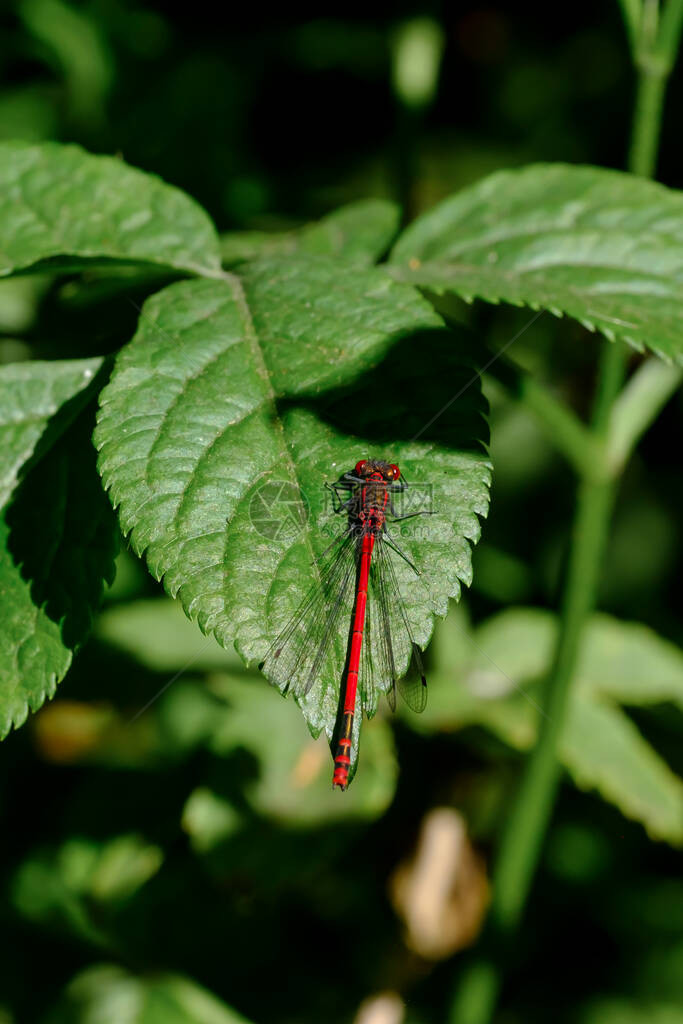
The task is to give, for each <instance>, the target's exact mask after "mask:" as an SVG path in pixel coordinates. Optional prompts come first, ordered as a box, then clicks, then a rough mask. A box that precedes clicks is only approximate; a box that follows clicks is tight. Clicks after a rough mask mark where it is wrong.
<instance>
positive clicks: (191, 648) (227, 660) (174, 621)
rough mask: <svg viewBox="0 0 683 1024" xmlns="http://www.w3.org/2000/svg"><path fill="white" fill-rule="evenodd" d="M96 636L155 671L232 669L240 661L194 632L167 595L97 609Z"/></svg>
mask: <svg viewBox="0 0 683 1024" xmlns="http://www.w3.org/2000/svg"><path fill="white" fill-rule="evenodd" d="M95 636H96V637H97V638H98V639H100V640H104V642H105V643H107V644H111V645H112V646H113V647H116V648H118V649H119V650H122V651H125V652H126V653H127V654H130V655H131V657H133V658H134V659H135V660H136V661H137V662H139V663H140V664H142V665H144V666H145V667H146V668H149V669H152V670H153V671H155V672H182V671H184V670H185V669H186V668H187V667H188V666H189V667H191V668H192V671H193V672H210V671H212V670H214V671H215V670H218V669H224V670H228V669H234V668H236V667H241V665H242V663H241V661H240V660H239V658H238V657H237V655H236V654H235V652H234V651H232V652H230V651H226V650H224V649H223V648H221V647H219V646H218V645H217V644H215V643H214V642H213V640H207V639H206V638H205V637H202V635H201V634H200V633H198V632H197V628H196V626H194V625H193V624H192V623H191V622H190V621H189V620H188V618H187V616H186V615H184V614H183V610H182V608H181V607H180V605H179V604H178V603H177V601H171V600H170V599H169V598H167V597H162V598H158V597H155V598H150V599H149V600H143V601H125V602H123V603H122V604H117V605H114V607H112V608H107V609H105V610H104V611H102V612H100V614H99V615H98V617H97V623H96V625H95Z"/></svg>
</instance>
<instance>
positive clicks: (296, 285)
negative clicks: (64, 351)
mask: <svg viewBox="0 0 683 1024" xmlns="http://www.w3.org/2000/svg"><path fill="white" fill-rule="evenodd" d="M458 394H459V395H460V397H459V398H458V401H457V402H453V397H454V396H455V395H458ZM483 409H484V404H483V400H482V398H481V394H480V391H479V388H478V379H477V376H476V372H475V371H474V368H473V366H472V365H471V363H470V362H469V361H468V359H467V358H466V355H465V342H464V340H463V338H462V337H461V336H460V335H457V334H453V333H450V332H446V331H444V329H443V326H442V324H441V321H440V319H439V318H438V316H437V315H436V314H435V313H434V312H433V310H432V309H431V307H430V306H429V304H428V303H426V302H425V301H424V300H423V299H422V298H421V297H420V296H419V294H418V293H416V292H415V291H414V290H413V289H412V288H409V287H407V286H405V285H401V284H397V283H395V282H392V281H391V280H390V278H388V277H387V276H386V274H385V273H384V272H383V271H382V270H380V269H373V270H360V269H358V268H357V267H354V266H353V265H352V264H349V265H343V264H341V265H340V263H339V261H338V260H332V259H330V260H325V259H324V258H323V257H316V258H315V259H312V258H305V257H290V258H288V259H286V260H281V261H278V260H271V261H264V262H260V263H254V264H249V265H247V266H246V267H245V270H244V273H243V276H242V278H241V281H240V280H237V279H231V280H230V281H226V282H216V281H214V282H210V281H187V282H181V283H178V284H175V285H172V286H171V287H170V288H167V289H165V290H164V291H163V292H160V293H158V294H157V295H155V296H153V297H152V298H151V299H149V300H148V302H147V303H146V305H145V307H144V310H143V316H142V319H141V322H140V326H139V330H138V332H137V334H136V336H135V338H134V339H133V341H132V342H131V343H130V344H129V345H128V346H127V347H126V348H124V349H123V350H122V351H121V353H120V354H119V356H118V359H117V363H116V367H115V370H114V373H113V375H112V379H111V382H110V384H109V385H108V387H107V388H106V389H105V390H104V391H103V393H102V396H101V411H100V416H99V425H98V428H97V431H96V444H97V447H98V448H99V449H100V463H99V465H100V470H101V472H102V475H103V478H104V481H105V485H106V487H107V488H108V490H109V491H110V495H111V498H112V501H113V503H114V505H115V506H118V507H119V515H120V521H121V524H122V527H123V529H124V531H125V532H126V533H128V532H131V539H132V544H133V547H134V549H135V551H136V552H138V553H140V554H141V553H143V552H145V553H146V556H147V560H148V564H149V566H150V569H151V571H152V572H153V574H154V575H155V576H156V577H158V578H161V577H163V579H164V585H165V587H166V589H167V590H168V591H169V593H171V594H172V595H173V596H175V595H176V594H177V595H178V596H179V597H180V600H181V602H182V604H183V607H184V608H185V610H186V612H187V614H188V615H189V616H190V617H191V618H193V619H196V620H197V621H198V622H199V625H200V627H201V629H202V630H203V631H204V632H212V633H214V635H215V636H216V638H217V639H218V640H219V642H220V643H221V644H223V645H225V646H226V647H228V646H231V645H232V644H233V643H234V644H235V646H236V647H237V650H238V652H239V653H240V654H241V656H242V657H243V658H244V659H245V660H246V661H247V662H248V663H249V662H254V661H256V662H258V661H260V660H261V659H262V658H263V656H264V654H265V652H266V650H267V649H268V647H269V645H270V643H271V642H272V640H273V639H274V637H275V636H276V635H277V633H278V632H279V631H280V630H281V629H282V628H283V626H284V624H285V622H286V621H287V620H288V619H289V618H291V616H292V615H293V613H294V611H295V610H296V607H297V606H298V605H299V603H300V601H301V600H302V599H303V597H304V595H305V594H306V592H307V591H308V589H309V587H310V586H311V585H312V584H314V583H315V582H316V580H317V573H318V569H317V566H316V564H315V562H314V559H315V558H316V557H317V556H319V555H320V554H321V553H322V552H323V551H324V550H325V548H327V547H328V546H329V543H330V533H329V531H330V530H331V531H333V533H332V536H336V535H337V534H338V533H339V531H340V530H341V527H340V524H339V519H338V517H336V516H334V515H333V514H332V513H331V511H330V508H329V505H328V503H327V502H326V492H325V490H324V486H323V485H324V482H325V481H326V480H327V481H333V480H335V479H336V478H337V477H338V476H339V475H340V474H341V473H342V472H343V471H344V470H346V469H348V468H349V466H353V465H355V463H356V461H357V460H358V458H360V457H361V456H363V455H368V454H376V455H385V456H387V457H389V456H391V458H392V460H395V461H398V462H399V464H400V465H401V466H402V468H403V469H404V471H405V473H406V476H407V478H408V480H410V481H411V482H412V483H414V485H415V487H416V490H418V491H419V488H420V486H421V485H422V486H424V487H427V486H429V487H431V488H432V505H433V508H434V510H435V512H436V514H435V515H433V516H431V517H429V526H428V528H426V527H425V526H424V520H421V519H418V520H410V521H409V524H406V525H405V528H404V530H403V531H402V532H401V534H400V537H401V541H400V542H401V546H402V547H403V548H404V550H405V551H406V553H407V555H408V557H410V558H412V559H413V560H414V561H416V562H417V563H419V566H420V568H421V569H422V572H423V575H422V576H421V577H420V578H419V579H416V578H415V577H414V574H413V573H412V571H411V570H410V569H409V568H408V567H407V566H406V565H404V564H400V565H398V564H397V566H396V568H397V573H398V575H399V579H400V582H401V585H402V587H403V593H404V598H405V600H406V604H407V608H408V613H409V615H410V617H411V619H412V622H413V626H414V633H415V637H416V639H417V641H418V642H419V643H420V644H421V645H422V646H424V645H425V644H426V643H427V641H428V639H429V636H430V634H431V630H432V624H433V616H434V614H439V615H443V614H445V612H446V608H447V600H448V597H450V596H457V595H458V594H459V591H460V581H464V582H466V583H469V582H470V580H471V572H472V569H471V552H470V544H471V543H473V542H474V541H476V540H477V539H478V537H479V532H480V526H479V519H478V517H479V516H480V515H485V514H486V510H487V504H488V484H489V478H490V468H489V463H488V461H487V459H486V456H485V454H484V452H483V449H482V446H481V445H480V444H479V441H480V440H481V439H482V438H485V436H486V428H485V423H484V420H483V416H482V412H483ZM417 435H419V436H417ZM283 495H284V497H283ZM264 506H265V507H267V508H268V509H270V508H274V510H275V511H274V513H273V518H272V519H270V518H269V515H270V513H268V515H266V516H265V518H264V514H263V508H264ZM418 524H419V525H418ZM402 525H403V524H402ZM420 535H423V536H420ZM398 561H399V560H397V562H398ZM344 646H345V645H344V641H343V638H342V637H339V638H338V640H337V642H336V644H335V646H334V649H333V652H332V654H331V661H330V663H329V665H328V668H329V670H330V671H329V672H324V673H321V676H322V678H321V679H320V681H319V683H318V684H317V685H316V686H314V687H313V688H312V690H311V691H310V693H309V694H308V696H307V697H305V698H302V699H301V701H300V703H301V706H302V709H303V712H304V715H305V717H306V720H307V722H308V724H309V727H310V728H311V730H312V732H313V733H314V734H318V733H319V732H320V731H321V730H322V729H324V730H325V731H326V733H327V735H328V737H329V736H331V734H332V730H333V728H334V723H335V720H336V716H337V699H338V681H337V680H338V676H339V672H338V669H339V666H340V664H342V665H343V661H344V656H345V650H344ZM400 667H401V669H402V670H403V671H405V668H406V667H407V666H406V665H405V664H403V665H401V666H400ZM374 710H375V706H374V705H372V704H371V705H368V706H367V707H366V711H368V712H369V713H372V712H374Z"/></svg>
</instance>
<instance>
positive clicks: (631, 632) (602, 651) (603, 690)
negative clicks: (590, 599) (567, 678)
mask: <svg viewBox="0 0 683 1024" xmlns="http://www.w3.org/2000/svg"><path fill="white" fill-rule="evenodd" d="M577 675H578V678H579V679H580V680H581V682H582V683H583V685H584V686H588V687H590V689H591V690H593V691H594V692H596V693H598V694H600V695H602V696H605V697H610V698H612V699H613V700H616V701H619V702H620V703H621V704H631V705H647V704H661V703H664V702H666V701H671V703H672V704H677V705H678V706H679V707H683V654H681V651H680V648H678V647H677V646H676V645H675V644H672V643H669V642H668V641H667V640H663V639H662V637H660V636H657V634H656V633H655V632H653V630H651V629H649V628H648V627H647V626H643V625H641V624H640V623H638V622H619V621H618V620H617V619H613V618H611V617H610V616H609V615H594V616H593V619H592V621H591V625H590V627H589V629H588V630H587V635H586V638H585V641H584V644H583V649H582V652H581V657H580V660H579V664H578V667H577Z"/></svg>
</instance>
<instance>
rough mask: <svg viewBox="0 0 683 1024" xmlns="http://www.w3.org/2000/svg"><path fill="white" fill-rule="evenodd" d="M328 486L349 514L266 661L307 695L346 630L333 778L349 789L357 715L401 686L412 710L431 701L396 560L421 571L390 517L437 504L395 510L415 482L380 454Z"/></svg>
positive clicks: (277, 676) (270, 672) (268, 670)
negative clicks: (407, 670) (400, 542)
mask: <svg viewBox="0 0 683 1024" xmlns="http://www.w3.org/2000/svg"><path fill="white" fill-rule="evenodd" d="M326 486H327V487H328V488H329V490H330V491H331V494H332V500H333V508H334V511H335V512H336V513H338V514H344V515H345V516H346V529H345V530H344V531H343V532H342V534H341V536H340V537H339V538H338V539H337V540H336V541H335V542H333V544H331V545H330V547H329V548H328V549H327V551H326V552H325V553H324V554H323V556H322V558H321V564H320V566H319V568H320V582H319V584H316V585H315V586H314V587H313V588H312V589H311V590H310V591H309V593H308V594H307V596H306V597H305V599H304V600H303V602H302V603H301V605H300V606H299V608H298V610H297V612H296V613H295V615H294V617H293V619H292V620H291V622H290V623H289V625H288V626H287V627H286V628H285V629H284V630H283V632H282V633H281V634H280V636H279V637H278V638H277V640H276V641H275V643H274V644H273V645H272V647H271V648H270V650H269V651H268V653H267V655H266V657H265V658H264V660H263V661H262V662H261V664H260V666H259V668H261V669H263V671H264V672H265V674H266V675H267V676H268V678H269V679H270V681H271V682H272V683H274V684H275V685H276V686H279V687H280V689H281V690H282V691H283V692H284V693H287V692H290V693H294V694H295V696H297V697H299V698H303V697H304V696H305V695H306V694H308V693H309V691H310V690H311V688H312V687H313V685H314V683H315V682H316V681H317V680H318V678H319V676H320V674H321V673H322V672H324V671H329V669H330V659H329V657H328V652H329V649H330V646H331V645H332V644H333V643H335V642H336V641H338V639H339V634H340V631H343V634H346V635H347V642H346V662H345V665H344V669H343V672H342V673H340V683H341V692H340V700H339V705H338V717H337V728H336V730H335V736H334V745H333V749H334V751H335V754H334V774H333V778H332V785H333V787H334V786H338V787H339V788H340V789H342V790H344V789H346V787H347V786H348V783H349V770H350V767H351V751H352V746H353V735H354V722H355V721H356V716H357V715H361V716H362V714H363V712H364V711H368V710H369V711H370V713H372V710H374V708H375V707H376V704H377V699H378V695H379V694H380V693H385V694H386V696H387V699H388V701H389V704H390V706H391V708H392V710H394V709H395V707H396V687H397V684H398V689H399V690H400V692H401V694H402V696H403V697H404V699H405V701H406V703H407V704H408V705H409V707H411V708H412V709H413V710H414V711H418V712H419V711H422V710H423V709H424V706H425V704H426V700H427V683H426V680H425V675H424V669H423V666H422V658H421V655H420V649H419V647H418V646H417V644H416V643H415V641H414V639H413V633H412V629H411V626H410V621H409V618H408V614H407V612H406V608H405V604H404V602H403V598H402V596H401V591H400V588H399V584H398V578H397V572H396V568H395V566H394V564H393V561H392V560H393V559H394V558H396V557H400V558H401V559H403V560H404V561H405V562H406V563H407V564H408V565H409V566H410V568H411V569H412V570H413V571H414V573H415V574H416V575H418V576H419V575H420V573H419V570H418V569H417V568H416V567H415V565H413V563H412V562H411V561H410V559H409V558H408V556H407V555H405V554H404V552H403V551H402V550H401V549H400V547H399V545H398V543H397V541H396V539H395V538H394V537H393V536H392V534H391V533H390V531H389V529H388V525H387V524H388V523H393V522H398V521H399V520H403V519H410V518H412V517H413V516H417V515H429V514H431V511H430V510H426V509H420V510H419V511H413V512H408V513H406V514H403V515H399V514H397V512H396V510H395V508H394V503H393V500H392V499H393V498H394V497H395V496H396V495H398V494H400V493H401V492H404V491H405V490H406V488H407V486H408V484H407V482H406V480H405V479H404V477H403V475H402V474H401V471H400V469H399V467H398V466H397V465H396V464H395V463H391V462H385V461H384V460H383V459H361V460H360V461H359V462H358V463H357V464H356V466H355V468H354V469H353V470H352V471H351V472H347V473H344V474H342V476H340V477H339V479H338V480H337V481H336V483H334V484H327V485H326ZM354 582H355V586H354ZM411 659H412V665H413V671H412V672H411V673H410V674H409V675H408V676H406V677H404V678H399V674H400V673H399V671H398V668H399V667H400V666H402V667H403V669H405V667H406V666H407V665H408V663H409V661H410V660H411Z"/></svg>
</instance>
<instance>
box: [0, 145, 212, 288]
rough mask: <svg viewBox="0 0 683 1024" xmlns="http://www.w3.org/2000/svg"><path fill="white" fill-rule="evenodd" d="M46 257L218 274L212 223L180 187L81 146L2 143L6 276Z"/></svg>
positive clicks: (0, 209) (1, 256)
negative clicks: (155, 265) (155, 266)
mask: <svg viewBox="0 0 683 1024" xmlns="http://www.w3.org/2000/svg"><path fill="white" fill-rule="evenodd" d="M46 260H51V261H53V262H54V263H55V265H56V266H59V267H61V266H78V265H80V264H82V263H83V262H92V261H100V262H102V261H105V262H106V261H107V260H121V261H125V262H143V263H154V264H158V265H161V266H164V267H172V268H175V269H178V270H188V271H191V272H194V273H199V274H205V275H206V274H208V275H212V274H213V275H216V274H217V273H219V271H220V254H219V247H218V237H217V235H216V232H215V230H214V227H213V225H212V223H211V221H210V220H209V218H208V216H207V215H206V213H205V212H204V211H203V210H202V208H201V207H200V206H199V205H198V204H197V203H195V202H194V201H193V200H192V199H190V198H189V196H187V195H185V193H184V192H181V191H180V189H177V188H173V187H171V186H170V185H166V184H164V182H162V181H161V180H160V179H159V178H157V177H155V176H154V175H151V174H145V173H143V172H142V171H139V170H136V169H135V168H133V167H128V166H127V165H126V164H125V163H124V162H123V161H122V160H118V159H116V158H114V157H106V156H92V155H90V154H89V153H86V152H85V151H84V150H82V149H81V148H80V147H79V146H61V145H58V144H57V143H51V142H48V143H42V144H40V145H32V144H28V143H22V142H7V143H3V144H0V275H6V274H12V273H15V272H16V271H18V270H22V269H26V268H28V267H34V266H36V265H40V264H42V263H44V261H46Z"/></svg>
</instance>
